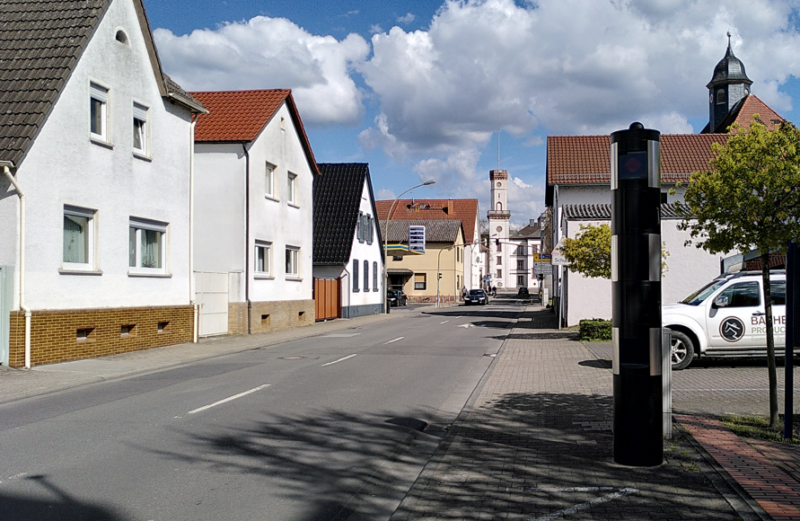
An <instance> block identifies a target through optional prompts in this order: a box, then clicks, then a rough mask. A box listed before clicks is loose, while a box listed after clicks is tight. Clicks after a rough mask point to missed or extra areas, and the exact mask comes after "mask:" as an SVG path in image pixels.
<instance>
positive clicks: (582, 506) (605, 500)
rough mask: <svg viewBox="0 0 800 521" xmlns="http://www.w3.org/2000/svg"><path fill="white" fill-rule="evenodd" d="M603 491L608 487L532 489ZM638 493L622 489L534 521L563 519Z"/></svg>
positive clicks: (634, 490) (635, 490)
mask: <svg viewBox="0 0 800 521" xmlns="http://www.w3.org/2000/svg"><path fill="white" fill-rule="evenodd" d="M603 489H607V487H596V488H595V487H586V488H583V487H576V488H573V489H569V488H565V489H561V490H559V489H532V490H534V491H540V492H562V491H563V492H573V491H576V492H592V491H594V490H603ZM637 492H639V491H638V490H637V489H635V488H631V487H625V488H623V489H620V490H618V491H616V492H614V493H613V494H608V495H606V496H603V497H599V498H597V499H593V500H591V501H587V502H586V503H581V504H580V505H575V506H574V507H570V508H566V509H564V510H559V511H558V512H553V513H552V514H548V515H546V516H544V517H537V518H536V519H534V520H532V521H553V520H554V519H561V518H563V517H566V516H569V515H572V514H575V513H578V512H580V511H582V510H586V509H588V508H591V507H593V506H595V505H600V504H602V503H608V502H609V501H613V500H615V499H619V498H621V497H623V496H629V495H631V494H635V493H637Z"/></svg>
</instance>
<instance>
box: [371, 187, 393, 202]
mask: <svg viewBox="0 0 800 521" xmlns="http://www.w3.org/2000/svg"><path fill="white" fill-rule="evenodd" d="M395 197H397V196H396V195H395V194H394V190H389V189H388V188H381V189H380V190H378V193H376V194H375V200H376V201H394V199H395Z"/></svg>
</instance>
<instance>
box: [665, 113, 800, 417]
mask: <svg viewBox="0 0 800 521" xmlns="http://www.w3.org/2000/svg"><path fill="white" fill-rule="evenodd" d="M758 121H759V120H758V115H755V116H754V117H753V121H752V123H751V124H750V127H749V128H745V127H743V126H740V125H738V124H734V125H733V127H732V128H731V130H730V137H729V138H728V141H727V143H726V144H725V145H720V144H717V143H715V144H714V145H713V148H712V150H713V152H714V158H713V159H712V160H711V161H710V169H709V170H708V171H706V172H697V173H694V174H692V176H691V179H690V181H689V185H688V186H687V188H686V193H685V195H684V200H685V202H686V207H685V208H684V209H683V221H682V222H681V225H680V226H681V229H683V230H689V232H690V234H691V237H692V239H694V240H695V244H696V246H697V247H698V248H703V249H705V250H707V251H709V252H710V253H724V252H730V251H734V250H738V251H739V252H742V253H744V252H747V251H750V250H751V249H752V248H756V249H758V251H759V252H760V255H761V276H762V280H763V284H762V287H763V297H764V306H765V311H766V326H767V366H768V373H769V419H770V425H771V426H773V427H778V426H779V420H778V383H777V372H776V369H775V340H774V334H773V324H772V297H771V295H770V287H769V275H770V274H769V255H770V252H780V251H785V247H786V245H787V244H788V243H789V242H792V241H798V240H800V220H798V212H800V189H798V187H800V130H798V129H797V128H796V127H795V126H793V125H792V124H790V123H788V122H786V123H783V124H781V125H780V126H779V127H778V128H777V129H776V130H772V131H769V130H767V129H766V127H765V126H764V125H762V124H760V123H759V122H758Z"/></svg>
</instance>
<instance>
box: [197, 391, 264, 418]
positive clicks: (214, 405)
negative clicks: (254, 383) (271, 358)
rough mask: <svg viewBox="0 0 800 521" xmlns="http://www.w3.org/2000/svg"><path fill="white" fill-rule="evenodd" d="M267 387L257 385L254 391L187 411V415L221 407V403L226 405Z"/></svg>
mask: <svg viewBox="0 0 800 521" xmlns="http://www.w3.org/2000/svg"><path fill="white" fill-rule="evenodd" d="M269 385H270V384H264V385H259V386H258V387H256V388H255V389H250V390H249V391H245V392H243V393H239V394H235V395H233V396H231V397H229V398H225V399H224V400H220V401H218V402H214V403H212V404H211V405H206V406H204V407H200V408H198V409H194V410H193V411H189V413H188V414H194V413H197V412H202V411H205V410H206V409H210V408H212V407H216V406H217V405H222V404H223V403H227V402H230V401H232V400H235V399H237V398H241V397H242V396H247V395H248V394H253V393H254V392H256V391H260V390H261V389H264V388H266V387H269Z"/></svg>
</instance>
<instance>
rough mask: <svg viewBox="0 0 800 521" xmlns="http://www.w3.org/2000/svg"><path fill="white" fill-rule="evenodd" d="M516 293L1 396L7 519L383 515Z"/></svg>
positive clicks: (2, 496)
mask: <svg viewBox="0 0 800 521" xmlns="http://www.w3.org/2000/svg"><path fill="white" fill-rule="evenodd" d="M521 310H522V308H521V307H519V305H518V304H517V303H516V302H514V301H513V300H512V301H508V302H507V303H505V304H504V303H503V302H502V301H499V300H498V301H494V302H493V303H492V304H491V305H489V306H486V307H469V308H465V307H463V306H462V307H458V308H446V309H443V310H440V311H437V312H422V313H421V312H419V311H416V310H413V309H399V310H393V313H399V314H400V315H401V316H398V317H395V318H393V319H392V320H388V321H383V322H380V323H378V324H375V325H371V326H364V327H354V328H352V329H348V330H345V331H344V332H340V333H337V334H330V335H327V336H320V337H314V338H307V339H303V340H297V341H293V342H288V343H284V344H280V345H277V346H271V347H269V348H258V349H253V350H249V351H245V352H241V353H238V354H233V355H230V356H226V357H221V358H214V359H211V360H206V361H203V362H199V363H193V364H190V365H185V366H181V367H178V368H175V369H170V370H165V371H160V372H155V373H151V374H146V375H143V376H137V377H133V378H129V379H124V380H116V381H112V382H106V383H101V384H94V385H89V386H85V387H81V388H78V389H74V390H69V391H64V392H60V393H56V394H52V395H47V396H40V397H35V398H30V399H26V400H21V401H17V402H12V403H8V404H5V405H0V454H2V458H0V520H12V519H13V520H19V519H25V520H39V519H42V520H44V519H47V520H70V521H73V520H80V519H86V520H92V521H103V520H109V521H111V520H114V521H123V520H137V521H138V520H142V521H147V520H154V521H161V520H169V521H178V520H192V521H198V520H215V521H217V520H223V519H224V520H239V519H241V520H248V521H249V520H253V519H259V520H281V521H291V520H297V521H300V520H302V521H309V520H345V519H349V520H351V521H353V520H361V519H370V520H376V519H388V517H389V516H390V515H391V513H392V512H393V511H394V509H395V508H396V506H397V504H398V503H399V501H400V500H401V499H402V497H403V496H404V494H405V493H406V491H407V490H408V488H409V487H410V486H411V484H412V483H413V481H414V479H415V478H416V476H417V475H418V474H419V472H420V470H421V468H422V466H423V465H424V463H425V462H426V461H427V459H428V458H429V456H430V455H431V454H432V452H433V450H435V448H436V446H437V444H438V442H439V440H440V439H441V437H442V435H443V433H444V432H446V429H447V427H448V424H449V423H451V422H452V421H453V420H454V419H455V418H456V416H457V415H458V413H459V412H460V410H461V409H462V407H463V406H464V404H465V402H466V401H467V400H468V398H469V396H470V394H471V393H472V392H473V390H474V389H475V388H476V385H477V384H478V383H479V381H480V379H481V377H482V376H483V375H484V373H485V372H486V369H487V368H488V367H489V365H490V363H491V360H492V356H493V355H494V354H496V353H497V351H498V349H499V348H500V346H501V344H502V341H503V339H504V338H505V335H506V334H507V333H508V332H509V331H510V327H511V326H512V325H513V321H514V318H515V317H516V316H517V314H518V312H519V311H521Z"/></svg>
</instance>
